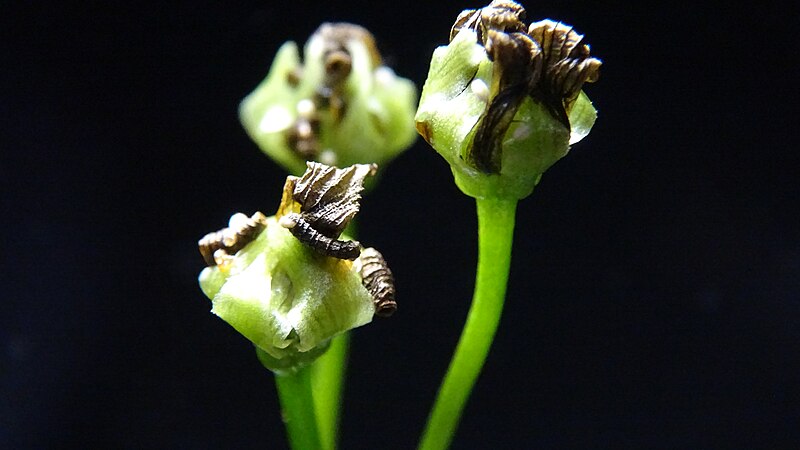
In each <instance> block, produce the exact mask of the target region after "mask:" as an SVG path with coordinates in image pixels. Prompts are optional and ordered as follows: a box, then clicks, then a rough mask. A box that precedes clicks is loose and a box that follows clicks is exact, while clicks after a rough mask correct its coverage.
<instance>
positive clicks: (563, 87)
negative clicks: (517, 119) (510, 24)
mask: <svg viewBox="0 0 800 450" xmlns="http://www.w3.org/2000/svg"><path fill="white" fill-rule="evenodd" d="M528 34H529V35H530V36H531V37H532V38H533V39H535V40H536V41H537V42H539V45H540V46H541V48H542V55H543V57H544V74H543V76H542V81H541V83H539V86H538V87H537V90H536V92H535V93H534V95H535V96H537V97H541V98H543V100H545V102H546V103H547V105H548V106H549V107H550V108H551V110H553V112H554V114H556V117H558V118H559V119H560V120H561V121H562V122H564V123H565V125H567V126H569V121H568V120H567V118H566V116H567V114H566V110H568V109H569V107H570V105H571V104H572V102H573V101H575V99H576V98H577V97H578V94H579V93H580V91H581V88H582V87H583V83H587V82H589V83H591V82H594V81H596V80H597V78H598V77H599V75H600V65H601V64H602V63H601V62H600V60H598V59H597V58H592V57H590V51H589V45H587V44H584V43H583V35H582V34H579V33H578V32H577V31H575V30H574V29H573V28H572V27H571V26H569V25H567V24H564V23H561V22H554V21H552V20H542V21H539V22H534V23H532V24H531V25H530V27H528Z"/></svg>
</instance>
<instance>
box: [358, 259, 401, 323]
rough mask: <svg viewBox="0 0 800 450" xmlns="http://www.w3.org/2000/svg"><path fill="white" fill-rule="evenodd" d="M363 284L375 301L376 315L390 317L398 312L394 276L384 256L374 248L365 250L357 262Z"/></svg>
mask: <svg viewBox="0 0 800 450" xmlns="http://www.w3.org/2000/svg"><path fill="white" fill-rule="evenodd" d="M356 270H357V271H358V273H359V274H360V275H361V283H362V284H363V285H364V287H365V288H366V289H367V291H369V294H370V295H371V296H372V298H373V300H374V301H375V315H376V316H380V317H389V316H391V315H392V314H394V312H395V311H396V310H397V301H395V287H394V276H393V275H392V271H391V270H389V266H388V265H387V264H386V260H384V259H383V255H381V254H380V252H378V251H377V250H375V249H374V248H372V247H370V248H365V249H364V250H362V251H361V256H359V257H358V259H357V260H356Z"/></svg>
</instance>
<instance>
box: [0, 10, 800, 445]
mask: <svg viewBox="0 0 800 450" xmlns="http://www.w3.org/2000/svg"><path fill="white" fill-rule="evenodd" d="M25 3H28V2H25ZM165 3H168V4H160V3H158V2H156V3H153V4H149V5H135V4H133V3H130V2H124V3H120V4H117V5H108V4H106V5H94V6H89V5H85V6H81V7H75V6H65V5H64V4H62V3H61V2H52V3H41V2H40V3H39V4H37V5H28V4H24V3H22V2H20V3H18V4H10V3H7V2H4V3H3V5H2V6H0V22H2V26H0V46H2V47H0V48H2V64H0V73H2V86H1V88H2V91H0V93H1V94H2V95H1V96H0V130H2V159H1V160H0V162H1V164H0V190H1V191H2V214H1V216H0V217H2V219H1V220H2V224H3V230H2V231H3V233H2V241H0V242H2V248H1V250H2V251H1V252H0V258H1V259H0V261H2V267H0V273H2V294H1V296H2V298H1V299H0V309H1V310H2V313H0V383H1V384H0V395H1V396H2V400H0V447H4V448H26V447H27V448H45V447H82V448H86V447H87V446H92V445H95V446H96V445H100V446H102V447H106V448H161V447H172V448H179V447H181V448H283V447H285V443H284V442H285V440H284V435H283V429H282V425H281V421H280V415H279V411H278V407H277V400H276V395H275V390H274V386H273V383H272V378H271V375H270V374H269V373H268V372H266V371H265V370H264V369H263V368H261V367H260V366H259V364H258V362H257V361H256V359H255V357H254V354H253V350H252V348H251V346H250V345H249V344H248V343H247V342H246V341H245V340H244V339H243V338H242V337H240V336H239V335H238V334H237V333H235V332H234V331H233V330H232V329H231V328H230V327H229V326H228V325H226V324H225V323H223V322H222V321H221V320H219V319H218V318H216V317H214V316H212V315H211V314H209V313H208V310H209V309H210V302H209V301H208V300H207V299H206V298H205V297H204V296H203V295H202V293H201V292H200V290H199V288H198V287H197V282H196V276H197V273H198V272H199V271H200V270H201V268H202V267H203V264H202V260H201V258H200V255H199V254H198V252H197V249H196V241H197V239H198V238H200V237H201V236H202V235H203V234H204V233H206V232H208V231H212V230H216V229H218V228H220V227H222V226H223V225H225V223H226V221H227V218H228V217H229V216H230V214H232V213H233V212H236V211H243V212H247V213H251V212H253V211H255V210H257V209H260V210H262V211H265V212H271V211H273V210H274V208H275V207H276V205H277V202H278V198H279V197H278V196H279V192H280V188H281V186H282V184H283V179H284V176H285V175H284V173H283V172H282V170H280V169H279V168H278V167H276V166H275V165H274V164H273V163H272V162H271V161H270V160H269V159H268V158H267V157H265V156H264V155H263V154H262V153H261V152H259V151H258V149H257V148H256V146H255V145H254V144H253V143H252V142H251V141H250V140H249V139H248V137H247V136H246V135H245V133H244V131H243V130H242V129H241V127H240V125H239V123H238V120H237V115H236V110H237V105H238V102H239V101H240V99H242V98H243V97H244V96H245V95H246V94H247V93H248V92H250V90H251V89H252V88H253V87H255V85H256V84H257V83H258V82H259V81H260V80H261V79H262V77H263V76H264V75H265V74H266V71H267V69H268V67H269V64H270V62H271V59H272V57H273V55H274V52H275V51H276V49H277V48H278V46H279V45H280V44H281V43H282V42H284V41H285V40H289V39H291V40H296V41H299V42H301V43H302V42H304V41H305V40H306V38H307V37H308V36H309V35H310V34H311V32H313V31H314V29H315V28H316V27H317V26H318V25H319V24H320V23H321V22H322V21H325V20H347V21H352V22H356V23H360V24H362V25H364V26H366V27H368V28H369V29H371V30H372V31H373V32H374V33H375V35H376V37H377V39H378V43H379V46H380V48H381V50H382V52H383V53H384V54H385V55H386V58H387V60H388V61H389V62H390V64H391V65H392V66H393V67H394V68H395V69H396V71H397V72H398V73H399V74H401V75H403V76H406V77H409V78H411V79H413V80H414V81H415V82H416V83H417V84H418V85H419V86H421V84H422V82H423V80H424V79H425V76H426V73H427V66H428V62H429V58H430V55H431V52H432V51H433V49H434V47H435V46H437V45H441V44H443V43H445V41H446V38H447V35H448V30H449V27H450V25H451V23H452V21H453V20H454V18H455V16H456V15H457V14H458V12H459V11H460V10H461V9H462V8H466V7H478V6H482V4H480V3H475V2H452V1H448V2H408V1H394V2H386V3H383V2H374V3H366V4H364V5H361V4H357V3H355V2H354V3H347V4H341V5H336V4H334V2H326V3H324V4H315V3H311V2H305V1H292V2H281V3H280V4H278V3H276V2H275V3H274V2H266V1H261V2H238V3H237V4H223V2H219V3H211V2H174V3H172V2H165ZM526 6H527V7H528V11H529V14H528V16H529V19H540V18H544V17H553V18H558V19H561V20H564V21H565V22H567V23H571V24H574V25H576V26H577V28H578V29H579V30H580V31H581V32H583V33H586V35H587V36H588V40H589V42H590V43H591V44H592V48H593V53H594V54H596V55H597V56H598V57H600V58H602V59H603V60H604V66H603V74H602V77H601V80H600V82H598V83H596V84H595V85H590V86H589V87H588V88H587V90H588V93H589V95H590V97H591V98H592V99H593V100H594V102H595V104H596V105H597V107H598V109H599V112H600V117H599V120H598V122H597V125H596V127H595V129H594V131H593V132H592V134H591V135H590V136H589V137H588V138H587V139H586V140H585V141H583V142H581V143H580V144H578V145H577V146H576V147H575V148H574V149H573V151H572V153H571V154H570V155H569V156H568V157H567V158H565V159H564V160H563V161H561V162H559V163H558V164H557V165H556V166H554V167H553V168H552V169H551V170H550V171H548V172H547V174H546V175H545V177H544V179H543V181H542V183H541V184H540V186H539V187H538V188H537V190H536V192H535V193H534V195H533V196H532V197H530V198H528V199H526V200H525V201H523V202H522V203H520V205H519V212H518V220H517V229H516V235H515V238H516V242H515V250H514V259H513V263H512V266H513V267H512V271H511V278H510V286H509V292H508V299H507V306H506V314H505V316H504V319H503V322H502V324H501V328H500V330H499V333H498V336H497V339H496V341H495V345H494V347H493V350H492V352H491V354H490V356H489V359H488V362H487V365H486V369H485V370H484V372H483V375H482V376H481V378H480V380H479V382H478V384H477V387H476V389H475V392H474V395H473V397H472V399H471V401H470V403H469V405H468V407H467V409H466V412H465V415H464V419H463V422H462V424H461V428H460V430H459V433H458V436H457V438H456V440H455V443H454V447H455V448H496V447H497V446H499V445H501V444H505V445H507V446H508V447H510V448H625V447H628V448H630V447H633V448H719V447H728V448H735V447H742V448H756V447H774V446H777V445H778V444H781V443H782V444H786V443H790V442H791V443H794V445H795V446H796V445H798V444H800V440H798V438H800V435H799V434H798V428H797V424H798V422H799V421H800V406H798V396H797V394H798V388H797V384H798V382H800V377H798V366H799V365H798V363H799V362H800V329H799V328H798V327H799V326H800V325H798V323H800V283H799V282H798V280H799V279H800V231H799V230H798V225H797V224H798V219H797V212H798V208H797V206H798V205H797V199H798V187H797V186H798V184H797V170H798V167H800V164H798V163H799V162H800V161H798V160H799V159H800V158H799V157H798V152H797V151H796V145H797V144H796V143H797V141H796V140H793V139H791V137H794V136H796V128H797V116H796V113H792V112H790V111H793V110H794V109H795V108H794V105H795V104H796V102H797V100H798V95H797V94H798V89H797V87H796V85H795V84H794V82H795V80H796V77H797V72H796V70H795V68H796V65H795V59H796V53H797V47H796V45H795V44H794V41H795V39H794V38H793V37H792V33H793V32H795V31H796V30H797V29H798V26H799V25H800V23H798V19H797V16H796V15H790V14H789V13H788V12H787V10H784V9H783V8H782V7H781V6H780V5H777V4H773V5H771V4H767V3H765V4H759V6H758V7H752V8H744V7H735V6H733V5H732V4H729V5H726V6H724V7H721V8H718V7H715V6H713V5H711V4H705V5H704V4H702V3H701V2H697V4H693V5H682V4H650V5H644V4H642V3H636V2H631V3H630V4H629V5H628V6H626V7H624V8H621V7H617V6H614V5H609V4H607V2H598V1H592V2H580V1H575V2H555V1H553V2H535V3H533V2H528V3H526ZM475 227H476V224H475V218H474V205H473V203H472V202H471V200H470V199H469V198H467V197H465V196H463V195H461V194H460V192H459V191H458V190H457V189H456V188H455V186H454V184H453V183H452V179H451V175H450V173H449V169H448V167H447V165H446V164H445V163H444V161H443V160H442V159H440V158H439V157H438V155H436V154H435V153H434V152H433V151H432V150H430V149H429V148H428V147H427V146H426V145H425V143H424V142H422V141H421V140H420V141H418V142H417V143H416V145H415V146H414V147H413V148H411V149H410V150H408V152H406V153H405V154H404V155H402V156H401V157H399V158H398V159H397V160H396V161H395V162H394V163H393V164H392V165H391V166H390V167H389V168H388V170H387V171H386V172H385V177H383V179H382V181H381V183H380V185H379V186H378V188H377V189H376V190H375V191H374V192H372V193H371V194H370V195H369V196H368V197H367V198H365V200H364V204H363V213H362V215H361V217H360V228H361V231H360V233H361V235H360V236H361V239H362V241H364V242H366V243H369V245H374V246H375V247H377V248H380V249H381V251H382V252H383V253H384V255H386V257H387V259H388V260H389V262H390V263H391V266H392V269H393V270H394V272H395V274H396V277H397V282H398V289H399V302H400V310H399V312H398V313H397V315H396V316H394V317H392V318H391V319H389V320H379V321H376V322H374V323H373V324H371V325H369V326H367V327H364V328H361V329H358V330H356V331H355V333H354V335H353V337H354V339H353V347H352V358H351V365H350V368H349V374H350V376H349V378H348V385H347V395H346V399H345V400H346V404H345V407H344V408H345V410H344V412H345V419H344V423H343V429H342V442H343V445H342V448H345V449H351V448H400V449H402V448H412V447H413V445H414V443H415V442H416V440H417V437H418V435H419V432H420V430H421V428H422V425H423V423H424V420H425V417H426V415H427V411H428V409H429V407H430V404H431V401H432V399H433V396H434V393H435V391H436V388H437V386H438V383H439V381H440V379H441V376H442V374H443V372H444V370H445V367H446V365H447V362H448V358H449V355H450V354H451V351H452V350H453V347H454V345H455V342H456V339H457V337H458V334H459V330H460V327H461V324H462V321H463V319H464V317H465V314H466V310H467V306H468V301H469V299H470V297H471V290H472V276H473V273H474V265H475V259H476V242H475V235H476V231H475Z"/></svg>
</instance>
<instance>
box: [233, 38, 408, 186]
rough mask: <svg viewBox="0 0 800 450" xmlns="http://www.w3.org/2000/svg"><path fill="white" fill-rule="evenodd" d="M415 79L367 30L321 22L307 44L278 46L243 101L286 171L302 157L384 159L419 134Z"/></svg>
mask: <svg viewBox="0 0 800 450" xmlns="http://www.w3.org/2000/svg"><path fill="white" fill-rule="evenodd" d="M416 100H417V91H416V87H415V86H414V84H413V83H412V82H411V81H410V80H407V79H405V78H400V77H398V76H396V75H395V73H394V72H393V71H392V69H390V68H388V67H386V66H384V65H382V63H381V56H380V54H379V52H378V49H377V47H376V45H375V40H374V38H373V36H372V34H370V33H369V31H367V30H366V29H364V28H362V27H360V26H357V25H352V24H347V23H325V24H323V25H322V26H320V27H319V29H317V31H316V32H315V33H314V34H313V35H312V36H311V38H310V39H309V40H308V42H307V43H306V46H305V49H304V54H303V61H302V62H301V61H300V57H299V54H298V48H297V45H296V44H295V43H294V42H287V43H285V44H283V46H282V47H281V48H280V50H278V54H277V55H276V56H275V60H274V61H273V63H272V67H271V69H270V71H269V75H268V76H267V78H266V79H264V81H262V82H261V84H260V85H259V86H258V87H257V88H256V89H255V91H253V92H252V93H251V94H250V95H248V96H247V98H245V99H244V100H243V101H242V104H241V106H240V108H239V115H240V119H241V121H242V124H243V125H244V128H245V129H246V130H247V133H248V134H249V135H250V137H251V138H252V139H253V140H254V141H255V142H256V143H257V144H258V146H259V147H260V148H261V150H263V151H264V152H265V153H266V154H267V155H269V156H270V157H271V158H272V159H274V160H275V161H276V162H278V163H279V164H280V165H281V166H283V167H284V168H286V169H287V170H288V171H289V172H291V173H295V174H299V173H302V172H303V170H305V162H306V161H320V162H322V163H325V164H327V165H337V166H340V167H344V166H350V165H353V164H369V163H377V164H382V163H385V162H387V161H388V160H390V159H391V158H393V157H395V156H396V155H397V154H398V153H400V152H401V151H403V150H404V149H406V148H408V147H409V146H410V145H411V144H412V143H413V142H414V139H415V137H416V134H415V133H414V108H415V106H416Z"/></svg>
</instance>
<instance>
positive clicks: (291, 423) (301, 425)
mask: <svg viewBox="0 0 800 450" xmlns="http://www.w3.org/2000/svg"><path fill="white" fill-rule="evenodd" d="M275 385H276V386H277V388H278V397H279V398H280V401H281V415H282V416H283V422H284V424H285V425H286V434H287V435H288V438H289V443H290V444H291V447H292V450H318V449H320V448H321V446H320V440H319V431H318V429H317V417H316V415H315V414H314V396H313V394H312V392H311V368H310V367H304V368H302V369H300V370H298V371H297V372H295V373H286V374H278V373H276V374H275Z"/></svg>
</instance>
